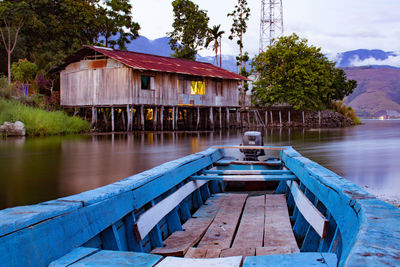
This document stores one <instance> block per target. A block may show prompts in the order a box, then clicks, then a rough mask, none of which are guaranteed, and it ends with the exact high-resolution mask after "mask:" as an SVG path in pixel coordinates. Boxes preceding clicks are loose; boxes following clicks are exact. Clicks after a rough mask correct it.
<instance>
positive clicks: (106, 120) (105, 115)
mask: <svg viewBox="0 0 400 267" xmlns="http://www.w3.org/2000/svg"><path fill="white" fill-rule="evenodd" d="M103 121H104V124H105V125H106V131H107V130H108V119H107V109H106V108H103Z"/></svg>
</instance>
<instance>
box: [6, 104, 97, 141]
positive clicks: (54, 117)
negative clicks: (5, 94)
mask: <svg viewBox="0 0 400 267" xmlns="http://www.w3.org/2000/svg"><path fill="white" fill-rule="evenodd" d="M5 121H8V122H15V121H21V122H23V123H24V124H25V129H26V133H27V134H28V135H54V134H73V133H81V132H85V131H89V129H90V124H89V123H88V122H87V121H85V120H82V119H81V118H78V117H69V116H68V115H67V114H65V113H64V112H62V111H56V112H50V111H46V110H42V109H40V108H34V107H29V106H27V105H24V104H22V103H20V102H18V101H16V100H6V99H2V98H0V124H3V122H5Z"/></svg>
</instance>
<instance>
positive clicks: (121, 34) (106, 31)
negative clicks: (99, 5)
mask: <svg viewBox="0 0 400 267" xmlns="http://www.w3.org/2000/svg"><path fill="white" fill-rule="evenodd" d="M104 5H105V8H103V9H100V21H101V23H100V32H101V35H102V36H104V44H105V46H107V47H115V46H116V45H118V47H119V49H122V50H125V49H126V44H129V43H130V42H131V40H133V39H135V38H136V37H137V36H138V35H139V29H140V26H139V24H138V23H136V22H134V21H133V19H132V15H131V10H132V5H131V4H130V3H129V0H104ZM112 37H114V39H113V38H112Z"/></svg>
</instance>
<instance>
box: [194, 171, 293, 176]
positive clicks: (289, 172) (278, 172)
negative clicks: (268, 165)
mask: <svg viewBox="0 0 400 267" xmlns="http://www.w3.org/2000/svg"><path fill="white" fill-rule="evenodd" d="M200 174H221V175H253V174H259V175H265V174H293V173H292V172H291V171H289V170H203V171H201V172H200Z"/></svg>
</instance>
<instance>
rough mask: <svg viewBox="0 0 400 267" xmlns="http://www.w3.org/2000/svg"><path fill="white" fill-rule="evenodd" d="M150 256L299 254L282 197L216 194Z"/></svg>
mask: <svg viewBox="0 0 400 267" xmlns="http://www.w3.org/2000/svg"><path fill="white" fill-rule="evenodd" d="M183 229H184V230H183V231H176V232H174V233H173V234H172V235H170V236H169V237H168V238H167V239H166V240H165V241H164V247H160V248H156V249H154V250H153V251H151V253H154V254H159V255H162V256H184V257H185V258H218V257H231V256H255V255H257V256H259V255H272V254H288V253H300V251H299V248H298V246H297V243H296V240H295V237H294V234H293V231H292V226H291V224H290V220H289V213H288V210H287V205H286V198H285V195H270V194H267V195H260V196H248V195H247V194H218V195H216V196H213V197H211V198H210V199H209V200H208V201H207V203H206V205H203V206H202V207H201V208H200V209H199V210H198V211H197V212H196V213H195V214H194V215H193V217H192V218H191V219H189V220H188V221H187V222H186V223H185V224H184V225H183Z"/></svg>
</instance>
